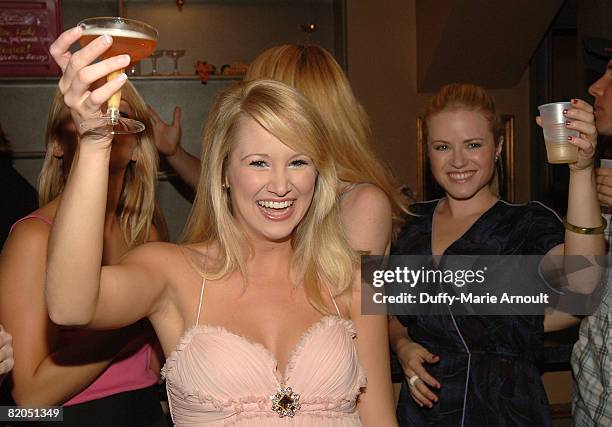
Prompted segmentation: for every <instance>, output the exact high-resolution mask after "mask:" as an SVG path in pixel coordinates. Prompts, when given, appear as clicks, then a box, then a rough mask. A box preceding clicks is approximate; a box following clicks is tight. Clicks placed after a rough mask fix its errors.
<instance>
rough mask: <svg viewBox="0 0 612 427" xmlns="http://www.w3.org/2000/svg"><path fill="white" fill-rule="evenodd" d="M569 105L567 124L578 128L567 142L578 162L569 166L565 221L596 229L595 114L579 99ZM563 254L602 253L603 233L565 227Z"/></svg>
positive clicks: (597, 225)
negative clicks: (575, 154)
mask: <svg viewBox="0 0 612 427" xmlns="http://www.w3.org/2000/svg"><path fill="white" fill-rule="evenodd" d="M572 107H573V108H571V109H569V110H568V111H567V114H566V117H567V118H568V121H569V124H568V125H567V127H568V128H569V129H574V130H577V131H579V132H580V137H579V138H575V139H574V140H573V141H571V142H572V143H574V144H575V145H577V146H578V148H579V152H578V162H577V163H575V164H571V165H570V181H569V190H568V202H567V222H568V223H569V224H572V225H575V226H578V227H586V228H596V227H599V226H601V224H602V218H601V210H600V207H599V200H598V198H597V184H596V179H595V170H594V167H593V159H594V156H595V146H596V144H597V129H596V128H595V117H594V115H593V107H591V106H590V105H589V104H588V103H586V102H584V101H582V100H579V99H576V100H574V101H573V102H572ZM564 254H565V255H603V254H605V241H604V235H603V233H599V234H592V235H587V234H580V233H576V232H574V231H571V230H566V232H565V246H564Z"/></svg>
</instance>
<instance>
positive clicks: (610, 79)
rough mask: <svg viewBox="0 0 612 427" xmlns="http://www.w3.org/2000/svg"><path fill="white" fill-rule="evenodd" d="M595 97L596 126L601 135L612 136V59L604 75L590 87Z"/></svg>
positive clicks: (590, 91)
mask: <svg viewBox="0 0 612 427" xmlns="http://www.w3.org/2000/svg"><path fill="white" fill-rule="evenodd" d="M589 93H590V94H591V95H593V96H594V97H595V107H594V108H595V109H594V114H595V125H596V126H597V132H599V133H600V134H601V135H606V136H610V135H612V59H611V60H610V61H608V66H607V68H606V71H605V72H604V74H603V75H602V76H601V77H600V78H599V80H597V81H596V82H595V83H593V84H592V85H591V86H590V87H589Z"/></svg>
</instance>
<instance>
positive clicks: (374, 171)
mask: <svg viewBox="0 0 612 427" xmlns="http://www.w3.org/2000/svg"><path fill="white" fill-rule="evenodd" d="M256 79H272V80H277V81H280V82H283V83H285V84H288V85H290V86H292V87H294V88H296V89H297V90H298V91H300V92H301V93H302V94H303V95H305V96H306V97H307V98H308V99H309V100H310V101H311V102H312V103H313V104H314V106H315V107H316V108H317V109H318V110H319V112H320V114H321V116H322V118H323V120H324V122H325V125H326V126H327V127H328V129H329V130H330V133H331V142H330V144H329V147H327V148H328V149H329V152H330V154H331V155H332V157H333V159H334V161H335V162H336V168H337V172H338V178H339V181H338V185H337V190H338V194H339V196H340V212H341V216H342V223H343V225H344V229H345V232H346V234H347V236H348V239H349V242H350V244H351V247H353V248H354V249H357V250H359V251H362V252H365V253H369V254H372V255H380V254H383V253H385V252H387V251H388V248H389V244H390V241H391V236H392V229H393V224H395V225H396V226H399V225H400V222H401V221H400V219H401V217H402V216H403V214H404V213H405V212H407V205H408V200H407V199H406V197H405V196H404V195H403V194H402V193H401V192H400V190H399V185H398V184H397V183H396V182H395V180H394V178H393V177H392V175H391V174H390V173H389V168H388V167H386V166H385V165H383V164H382V162H381V161H380V160H379V159H378V157H377V156H376V154H375V153H374V151H373V149H372V147H371V146H370V144H369V140H370V136H371V131H370V124H369V118H368V116H367V114H366V112H365V110H364V109H363V107H362V106H361V104H360V103H359V102H358V101H357V99H356V98H355V95H354V94H353V90H352V89H351V86H350V83H349V81H348V79H347V78H346V75H345V74H344V72H343V71H342V68H341V67H340V65H339V64H338V63H337V62H336V60H335V59H334V57H333V56H332V55H331V54H330V53H329V52H328V51H326V50H325V49H323V48H322V47H319V46H316V45H294V44H287V45H281V46H275V47H272V48H270V49H268V50H266V51H264V52H263V53H261V54H259V55H258V56H257V57H256V58H255V60H254V61H253V62H252V63H251V65H250V66H249V69H248V71H247V74H246V76H245V80H247V81H248V80H256ZM152 114H153V117H154V121H155V130H156V133H157V137H156V141H157V142H158V148H159V151H160V152H161V153H162V154H164V155H165V156H166V158H167V159H168V162H169V163H170V165H171V166H172V167H173V168H174V169H175V170H176V171H177V173H178V174H179V175H180V176H181V177H182V178H183V179H184V180H185V181H186V182H187V183H189V184H190V185H191V186H195V184H196V182H197V178H198V176H199V174H200V162H199V161H198V159H196V158H195V157H193V156H191V155H190V154H188V153H187V152H186V151H185V150H184V149H183V148H182V147H181V145H180V143H179V136H180V128H179V123H180V109H175V113H174V117H173V121H172V124H171V125H167V124H165V123H164V122H163V121H162V120H161V119H160V118H159V116H157V115H156V114H155V113H154V112H152Z"/></svg>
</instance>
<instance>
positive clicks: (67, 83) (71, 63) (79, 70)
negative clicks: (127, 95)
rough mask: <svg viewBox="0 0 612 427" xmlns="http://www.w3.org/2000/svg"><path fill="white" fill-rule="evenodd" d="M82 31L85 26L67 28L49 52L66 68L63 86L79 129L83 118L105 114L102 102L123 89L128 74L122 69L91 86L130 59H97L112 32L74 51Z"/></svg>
mask: <svg viewBox="0 0 612 427" xmlns="http://www.w3.org/2000/svg"><path fill="white" fill-rule="evenodd" d="M82 33H83V29H82V28H81V27H75V28H72V29H70V30H67V31H64V32H63V33H62V34H61V35H60V36H59V37H58V38H57V40H55V41H54V42H53V44H52V45H51V47H50V48H49V53H51V56H52V57H53V59H54V60H55V62H57V64H58V65H59V66H60V68H61V70H62V77H61V78H60V81H59V90H60V91H61V92H62V94H63V95H64V102H65V103H66V105H67V106H68V107H69V108H70V111H71V114H72V118H73V120H74V121H75V124H76V125H77V129H79V132H81V127H80V124H81V122H82V121H84V120H87V119H90V118H95V117H100V116H102V111H101V108H102V105H103V104H104V103H105V102H106V101H107V100H108V99H109V98H110V97H111V96H112V95H113V94H114V93H115V92H117V91H118V90H119V89H121V87H122V86H123V85H124V83H125V81H126V79H127V76H126V75H125V74H124V73H122V74H120V75H119V77H118V78H116V79H113V80H111V81H109V82H106V83H104V84H102V85H101V86H100V87H98V88H96V89H94V90H92V89H91V86H92V85H93V84H94V83H95V82H96V81H97V80H99V79H101V78H105V77H106V76H107V75H109V74H110V73H111V72H113V71H117V70H120V69H122V68H125V67H127V66H128V64H129V63H130V57H129V56H128V55H119V56H114V57H111V58H108V59H105V60H102V61H100V62H96V63H93V62H94V61H95V60H96V58H98V57H99V56H100V55H101V54H102V53H104V52H105V51H106V50H107V49H108V48H109V47H110V46H111V44H112V43H113V40H112V37H110V36H108V35H103V36H100V37H98V38H96V39H95V40H93V41H92V42H91V43H89V44H88V45H87V46H85V47H83V48H82V49H79V50H78V51H77V52H75V53H74V54H73V53H70V51H69V48H70V46H71V45H72V44H74V43H76V42H77V41H78V40H79V38H80V37H81V35H82Z"/></svg>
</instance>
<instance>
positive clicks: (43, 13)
mask: <svg viewBox="0 0 612 427" xmlns="http://www.w3.org/2000/svg"><path fill="white" fill-rule="evenodd" d="M61 31H62V16H61V7H60V0H0V76H3V77H28V76H59V75H60V69H59V67H58V66H57V65H56V64H55V62H54V61H53V58H51V55H50V54H49V46H51V43H53V41H54V40H55V39H56V38H57V36H59V34H60V33H61Z"/></svg>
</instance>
